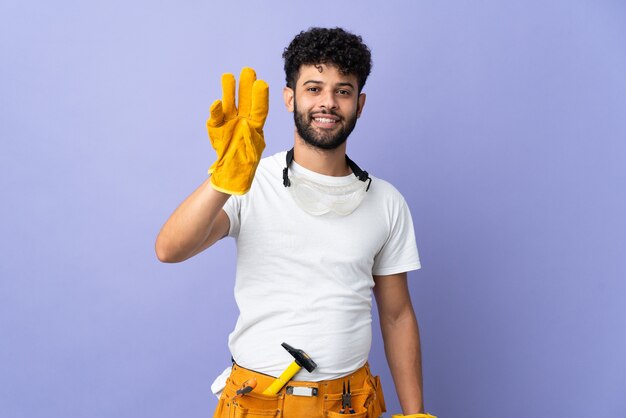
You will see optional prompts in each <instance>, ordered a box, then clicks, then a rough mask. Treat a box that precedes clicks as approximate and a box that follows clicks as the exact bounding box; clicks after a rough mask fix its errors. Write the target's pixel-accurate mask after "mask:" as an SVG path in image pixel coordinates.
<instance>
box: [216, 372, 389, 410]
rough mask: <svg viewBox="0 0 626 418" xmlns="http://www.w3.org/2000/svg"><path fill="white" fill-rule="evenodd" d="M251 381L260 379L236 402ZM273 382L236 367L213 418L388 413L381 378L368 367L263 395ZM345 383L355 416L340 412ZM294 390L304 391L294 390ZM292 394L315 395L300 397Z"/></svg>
mask: <svg viewBox="0 0 626 418" xmlns="http://www.w3.org/2000/svg"><path fill="white" fill-rule="evenodd" d="M251 378H255V379H256V380H257V386H256V388H255V389H254V391H252V392H250V393H248V394H246V395H244V396H242V397H239V398H237V399H233V396H235V393H236V392H237V389H239V388H240V387H241V385H242V383H243V382H245V381H246V380H248V379H251ZM273 381H274V378H273V377H271V376H268V375H266V374H261V373H257V372H254V371H252V370H248V369H245V368H243V367H241V366H239V365H237V364H234V365H233V371H232V372H231V374H230V377H229V378H228V379H227V380H226V387H225V388H224V391H223V392H222V395H221V396H220V399H219V401H218V404H217V408H216V409H215V414H214V415H213V418H261V417H263V418H268V417H276V418H321V417H324V418H326V417H337V418H339V417H346V415H348V416H349V417H350V418H378V417H379V416H380V415H381V414H382V413H383V412H385V411H386V409H385V399H384V398H383V391H382V387H381V384H380V379H379V378H378V376H372V374H371V373H370V369H369V366H368V365H367V364H366V365H365V366H363V367H361V368H360V369H358V370H357V371H355V372H354V373H352V374H349V375H347V376H344V377H341V378H339V379H333V380H323V381H321V382H300V381H290V382H289V383H287V384H286V385H285V386H284V387H283V388H282V389H281V390H280V391H279V392H278V393H277V394H276V395H271V396H268V395H263V394H261V392H263V390H265V388H266V387H268V386H269V385H270V384H271V383H272V382H273ZM344 382H345V383H346V387H347V386H348V382H350V390H351V393H352V409H354V411H355V413H354V414H350V413H349V412H347V411H346V414H345V415H342V414H340V413H339V411H340V410H341V394H342V391H343V384H344ZM293 387H297V388H305V389H304V390H302V389H300V390H299V389H295V390H294V389H292V388H293ZM309 388H310V389H309ZM291 392H295V393H300V392H305V393H306V394H313V393H316V395H314V396H301V395H296V394H292V393H291ZM346 418H347V417H346Z"/></svg>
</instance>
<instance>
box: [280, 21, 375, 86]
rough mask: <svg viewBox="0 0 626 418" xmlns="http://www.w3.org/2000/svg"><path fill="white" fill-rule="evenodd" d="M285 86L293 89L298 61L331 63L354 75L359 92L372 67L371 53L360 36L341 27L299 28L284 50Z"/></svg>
mask: <svg viewBox="0 0 626 418" xmlns="http://www.w3.org/2000/svg"><path fill="white" fill-rule="evenodd" d="M283 58H284V59H285V78H286V80H287V86H288V87H290V88H292V89H294V90H295V86H296V80H297V79H298V76H299V70H300V66H301V65H315V64H330V65H334V66H336V67H337V68H338V69H339V71H340V72H341V73H342V74H354V75H356V78H357V81H358V83H359V93H360V92H361V90H362V89H363V86H365V81H366V80H367V76H368V75H369V74H370V72H371V71H372V54H371V52H370V49H369V48H368V47H367V45H365V44H364V43H363V39H362V38H361V37H360V36H358V35H354V34H352V33H350V32H347V31H345V30H343V29H341V28H334V29H328V28H310V29H309V30H307V31H302V32H300V33H299V34H298V35H296V37H295V38H293V41H291V43H290V44H289V46H288V47H287V48H285V51H284V52H283Z"/></svg>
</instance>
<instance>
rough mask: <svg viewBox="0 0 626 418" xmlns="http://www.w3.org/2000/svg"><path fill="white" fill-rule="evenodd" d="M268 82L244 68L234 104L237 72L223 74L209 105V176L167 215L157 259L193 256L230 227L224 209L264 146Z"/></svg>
mask: <svg viewBox="0 0 626 418" xmlns="http://www.w3.org/2000/svg"><path fill="white" fill-rule="evenodd" d="M268 92H269V88H268V86H267V83H266V82H265V81H263V80H257V79H256V73H255V72H254V70H253V69H252V68H244V69H242V70H241V75H240V77H239V97H238V102H237V106H236V105H235V77H234V76H233V75H232V74H224V75H223V76H222V99H221V100H216V101H215V102H214V103H213V104H212V105H211V116H210V118H209V119H208V120H207V130H208V132H209V138H210V139H211V145H212V146H213V148H214V149H215V152H216V153H217V160H216V161H215V163H213V165H212V166H211V167H210V168H209V173H210V174H211V177H210V178H209V179H207V180H206V181H205V182H204V183H202V184H201V185H200V187H198V188H197V189H196V191H194V192H193V193H192V194H191V195H190V196H189V197H187V199H185V200H184V201H183V203H181V205H180V206H179V207H178V208H177V209H176V210H175V211H174V213H173V214H172V215H171V216H170V218H169V219H168V220H167V222H166V223H165V225H163V228H162V229H161V232H160V233H159V235H158V237H157V240H156V244H155V250H156V254H157V257H158V258H159V260H161V261H163V262H169V263H175V262H180V261H183V260H186V259H188V258H189V257H192V256H194V255H196V254H198V253H199V252H201V251H203V250H205V249H206V248H208V247H210V246H211V245H213V244H214V243H215V242H216V241H217V240H219V239H220V238H222V237H224V236H225V235H226V234H227V233H228V229H229V226H230V223H229V220H228V216H227V215H226V212H224V211H223V210H222V208H223V207H224V204H225V203H226V201H227V200H228V199H229V197H230V195H233V194H236V195H242V194H245V193H247V192H248V190H250V187H251V186H252V180H253V178H254V174H255V172H256V168H257V166H258V164H259V161H260V159H261V154H262V153H263V149H264V148H265V140H264V137H263V125H264V124H265V119H266V118H267V112H268V106H269V95H268Z"/></svg>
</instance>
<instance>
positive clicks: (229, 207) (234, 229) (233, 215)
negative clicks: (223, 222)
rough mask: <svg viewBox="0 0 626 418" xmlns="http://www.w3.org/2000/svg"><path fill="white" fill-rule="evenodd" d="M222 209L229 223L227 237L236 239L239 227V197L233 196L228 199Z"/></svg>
mask: <svg viewBox="0 0 626 418" xmlns="http://www.w3.org/2000/svg"><path fill="white" fill-rule="evenodd" d="M223 209H224V212H226V215H228V220H229V221H230V227H229V229H228V236H229V237H232V238H237V236H239V227H240V226H241V196H237V195H233V196H231V197H230V198H228V200H227V201H226V203H225V204H224V207H223Z"/></svg>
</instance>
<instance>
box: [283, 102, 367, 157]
mask: <svg viewBox="0 0 626 418" xmlns="http://www.w3.org/2000/svg"><path fill="white" fill-rule="evenodd" d="M316 113H324V114H327V115H334V116H337V117H338V118H339V120H338V121H337V124H339V125H340V126H339V129H333V130H332V131H331V130H328V132H325V131H322V132H319V131H317V130H315V128H314V127H313V125H311V123H312V122H313V118H312V117H311V115H310V114H305V113H304V112H302V113H301V112H298V106H297V105H296V100H295V97H294V102H293V120H294V122H295V125H296V129H297V131H298V135H300V138H302V139H303V140H304V142H306V143H307V144H309V145H311V146H313V147H316V148H321V149H325V150H332V149H335V148H337V147H339V146H340V145H341V144H343V143H344V142H346V139H348V136H350V133H352V130H353V129H354V127H355V126H356V119H357V117H356V112H355V114H354V115H352V117H350V118H349V119H345V120H344V118H342V117H341V116H339V115H337V114H336V113H333V112H329V111H322V112H316ZM342 122H344V123H342Z"/></svg>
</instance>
